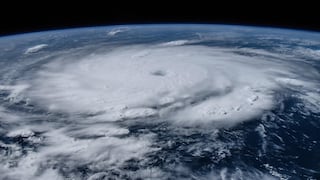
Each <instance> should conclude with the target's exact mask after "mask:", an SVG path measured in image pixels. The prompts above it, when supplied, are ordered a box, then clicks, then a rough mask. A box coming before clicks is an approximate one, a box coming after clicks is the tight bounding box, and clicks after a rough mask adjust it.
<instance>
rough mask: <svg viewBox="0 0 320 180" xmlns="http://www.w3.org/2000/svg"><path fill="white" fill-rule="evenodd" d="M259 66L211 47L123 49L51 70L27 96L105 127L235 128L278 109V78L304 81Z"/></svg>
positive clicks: (265, 62)
mask: <svg viewBox="0 0 320 180" xmlns="http://www.w3.org/2000/svg"><path fill="white" fill-rule="evenodd" d="M258 58H259V59H258V60H257V57H248V56H243V55H238V54H236V53H233V52H232V50H228V49H216V48H209V47H204V46H174V47H163V46H130V47H121V48H118V49H115V50H113V51H111V52H108V53H105V54H98V55H91V56H88V57H83V58H80V59H64V58H62V59H60V60H57V61H53V62H51V63H48V64H47V65H46V67H45V69H42V70H41V71H40V72H38V73H37V74H36V75H35V76H34V77H33V78H32V81H31V82H30V88H29V89H28V90H27V92H26V93H27V96H28V97H30V99H31V101H34V102H35V103H39V104H41V105H44V106H46V107H47V108H48V109H50V110H52V111H64V112H67V113H76V114H95V115H97V118H98V119H100V120H101V121H117V120H122V119H136V118H144V117H160V118H162V119H168V120H169V121H171V122H172V123H174V124H179V125H182V126H190V125H202V124H207V123H222V124H226V125H230V124H233V123H236V122H240V121H243V120H248V119H251V118H253V117H255V116H257V115H259V114H261V113H262V112H263V111H265V110H270V109H271V108H272V105H273V101H274V100H273V99H274V97H273V95H272V94H273V92H274V91H276V90H278V89H279V87H280V85H279V83H283V80H282V81H281V78H279V77H280V76H279V73H277V72H281V73H282V74H283V75H282V76H283V78H284V79H291V80H295V81H298V82H300V81H301V80H300V79H296V78H294V77H295V76H296V75H295V74H293V73H292V71H293V69H290V67H289V66H286V65H285V64H283V65H279V63H277V62H275V61H274V60H273V59H271V58H267V57H258ZM284 82H285V83H286V82H287V81H284ZM301 83H303V81H301Z"/></svg>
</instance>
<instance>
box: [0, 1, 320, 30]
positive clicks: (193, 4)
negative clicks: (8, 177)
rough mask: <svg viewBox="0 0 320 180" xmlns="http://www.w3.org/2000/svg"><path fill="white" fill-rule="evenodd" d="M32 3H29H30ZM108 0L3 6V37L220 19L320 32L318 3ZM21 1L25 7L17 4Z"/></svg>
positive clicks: (231, 22) (16, 3) (233, 22)
mask: <svg viewBox="0 0 320 180" xmlns="http://www.w3.org/2000/svg"><path fill="white" fill-rule="evenodd" d="M26 2H29V1H26ZM109 2H112V1H105V2H104V3H105V4H103V3H100V4H99V5H97V4H94V2H92V3H90V1H87V2H85V3H81V2H78V3H77V5H70V4H64V3H61V2H60V3H59V2H54V3H50V1H48V2H47V1H45V2H44V3H43V4H40V5H39V4H38V3H34V4H21V3H20V2H19V1H17V2H13V3H12V4H10V5H3V6H2V9H3V10H2V11H1V12H0V35H6V34H16V33H23V32H31V31H42V30H50V29H61V28H71V27H82V26H96V25H110V24H128V23H129V24H135V23H138V24H141V23H142V24H143V23H176V22H177V23H220V24H244V25H257V26H275V27H285V28H295V29H306V30H316V31H320V13H319V10H317V9H316V8H317V7H318V6H317V5H315V4H314V5H313V4H307V2H297V3H295V4H293V3H294V2H291V3H290V6H289V5H282V6H280V5H279V4H276V3H274V4H272V3H270V4H265V3H264V2H262V1H261V2H260V1H259V2H257V3H255V4H254V5H252V4H240V3H238V4H233V2H232V1H230V2H229V1H225V2H224V4H221V3H220V4H215V2H214V1H213V2H210V3H206V4H202V3H201V2H198V1H185V4H184V6H179V5H177V4H170V3H166V4H165V3H161V2H159V1H149V3H148V4H144V3H140V4H134V3H131V4H127V2H126V1H118V2H119V4H117V5H115V4H112V3H110V4H109ZM17 5H19V7H20V9H18V8H16V7H17Z"/></svg>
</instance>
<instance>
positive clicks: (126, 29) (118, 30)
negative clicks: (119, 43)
mask: <svg viewBox="0 0 320 180" xmlns="http://www.w3.org/2000/svg"><path fill="white" fill-rule="evenodd" d="M128 30H129V28H126V27H122V28H114V29H112V30H110V31H108V32H107V35H108V36H115V35H117V34H119V33H121V32H125V31H128Z"/></svg>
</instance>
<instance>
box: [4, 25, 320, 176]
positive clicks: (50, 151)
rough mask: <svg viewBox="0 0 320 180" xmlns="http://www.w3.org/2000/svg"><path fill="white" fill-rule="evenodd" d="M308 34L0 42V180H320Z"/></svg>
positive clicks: (199, 30) (189, 32)
mask: <svg viewBox="0 0 320 180" xmlns="http://www.w3.org/2000/svg"><path fill="white" fill-rule="evenodd" d="M287 31H288V32H290V33H292V34H290V33H286V32H287ZM248 32H249V33H248ZM251 32H252V33H251ZM179 33H182V34H179ZM250 33H251V34H250ZM301 33H302V34H303V33H307V32H301ZM288 34H289V35H288ZM287 36H288V37H287ZM310 36H311V35H310ZM314 36H315V37H316V38H318V39H317V40H314V38H313V39H312V38H311V39H308V38H301V37H300V36H297V35H296V32H295V31H293V32H291V31H289V30H277V29H271V30H270V31H267V30H265V29H264V28H261V29H259V28H254V27H237V28H236V27H234V26H217V25H204V26H202V25H176V26H173V25H171V26H170V25H159V26H156V25H153V26H142V25H141V26H133V25H132V26H126V27H102V28H101V27H100V28H84V29H74V30H61V31H48V32H43V33H34V34H26V35H20V36H12V37H2V38H0V47H1V48H2V50H1V53H0V66H1V67H2V68H1V70H0V75H1V76H0V160H1V165H0V174H1V175H0V177H1V179H8V180H9V179H13V180H15V179H88V180H89V179H90V180H98V179H258V178H261V179H290V178H298V179H299V178H316V177H319V176H320V168H319V163H317V162H316V160H319V159H320V157H319V155H317V154H318V153H319V150H318V149H319V144H318V143H319V142H318V141H319V140H320V137H319V136H318V135H316V132H317V131H318V130H319V128H320V123H319V117H320V91H319V89H320V87H319V85H320V83H319V81H320V73H319V67H320V66H319V65H320V63H319V59H320V54H319V53H317V52H318V51H319V50H317V48H319V49H320V36H319V34H317V35H314ZM308 37H309V36H308ZM299 38H300V39H299ZM269 47H271V48H269ZM317 147H318V148H317ZM308 154H309V156H310V157H307V156H308ZM311 159H313V160H311Z"/></svg>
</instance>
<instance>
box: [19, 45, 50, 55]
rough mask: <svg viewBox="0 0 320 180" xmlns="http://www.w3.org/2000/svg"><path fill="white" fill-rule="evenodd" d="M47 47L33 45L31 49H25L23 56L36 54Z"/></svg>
mask: <svg viewBox="0 0 320 180" xmlns="http://www.w3.org/2000/svg"><path fill="white" fill-rule="evenodd" d="M47 46H48V44H38V45H35V46H32V47H30V48H28V49H26V50H25V52H24V53H25V54H32V53H36V52H39V51H40V50H42V49H44V48H45V47H47Z"/></svg>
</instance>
